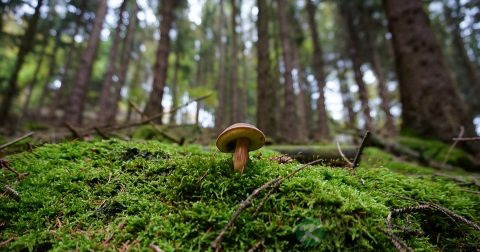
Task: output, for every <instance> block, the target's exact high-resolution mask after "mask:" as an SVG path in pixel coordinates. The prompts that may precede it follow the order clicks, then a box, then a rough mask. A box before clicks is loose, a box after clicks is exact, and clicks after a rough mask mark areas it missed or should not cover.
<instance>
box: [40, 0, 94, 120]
mask: <svg viewBox="0 0 480 252" xmlns="http://www.w3.org/2000/svg"><path fill="white" fill-rule="evenodd" d="M79 8H80V10H79V14H78V15H77V17H76V18H75V29H74V31H73V33H72V35H71V37H72V42H71V44H70V45H69V46H68V52H67V54H66V55H65V56H64V62H65V65H64V66H63V72H62V77H61V80H60V83H61V86H60V88H59V89H57V90H55V92H54V94H53V96H52V97H53V98H52V101H51V103H50V111H49V117H50V120H52V121H53V120H55V119H56V117H57V116H56V113H57V110H59V109H60V108H61V107H62V105H64V104H66V99H65V97H67V95H66V94H67V93H68V86H70V85H69V83H70V80H69V76H70V75H69V73H70V69H71V67H72V64H73V63H74V61H73V60H71V59H74V58H76V54H78V48H77V46H76V42H75V37H76V36H77V35H78V33H79V31H80V27H81V26H82V22H83V13H84V12H85V8H86V1H82V4H81V5H80V6H79Z"/></svg>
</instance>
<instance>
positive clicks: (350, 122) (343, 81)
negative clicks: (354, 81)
mask: <svg viewBox="0 0 480 252" xmlns="http://www.w3.org/2000/svg"><path fill="white" fill-rule="evenodd" d="M341 61H342V62H343V59H341ZM339 62H340V61H339ZM339 62H337V63H336V64H335V70H336V72H337V78H338V81H339V82H340V94H341V96H342V104H343V111H344V114H345V121H346V126H347V128H349V129H355V128H356V125H357V119H356V114H355V112H354V111H353V97H352V94H351V93H350V87H349V85H348V82H347V78H346V76H345V75H346V71H347V70H346V68H345V64H343V65H342V66H339V65H338V63H339Z"/></svg>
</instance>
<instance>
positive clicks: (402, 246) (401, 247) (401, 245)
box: [378, 228, 413, 252]
mask: <svg viewBox="0 0 480 252" xmlns="http://www.w3.org/2000/svg"><path fill="white" fill-rule="evenodd" d="M378 230H380V231H381V232H383V233H384V234H386V235H387V236H388V237H389V238H390V241H392V243H393V246H395V248H396V249H397V250H398V251H400V252H413V249H411V248H410V247H409V246H408V245H407V244H406V243H405V242H404V241H403V240H402V239H400V238H398V237H397V236H396V235H394V234H393V233H392V232H391V231H388V230H384V229H381V228H378Z"/></svg>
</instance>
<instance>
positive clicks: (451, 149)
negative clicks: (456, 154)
mask: <svg viewBox="0 0 480 252" xmlns="http://www.w3.org/2000/svg"><path fill="white" fill-rule="evenodd" d="M463 133H465V128H464V127H463V126H460V132H459V133H458V137H457V140H454V142H453V144H452V145H451V146H450V148H448V151H447V154H446V155H445V159H444V160H443V163H442V165H443V166H445V165H446V164H447V161H448V158H449V157H450V153H451V152H452V151H453V149H454V148H455V146H456V145H457V144H458V142H459V140H458V139H460V138H462V137H463Z"/></svg>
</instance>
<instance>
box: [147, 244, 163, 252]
mask: <svg viewBox="0 0 480 252" xmlns="http://www.w3.org/2000/svg"><path fill="white" fill-rule="evenodd" d="M148 247H149V248H150V249H151V250H152V251H153V252H164V250H163V249H161V248H160V247H158V246H157V245H155V244H153V243H150V245H148Z"/></svg>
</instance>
